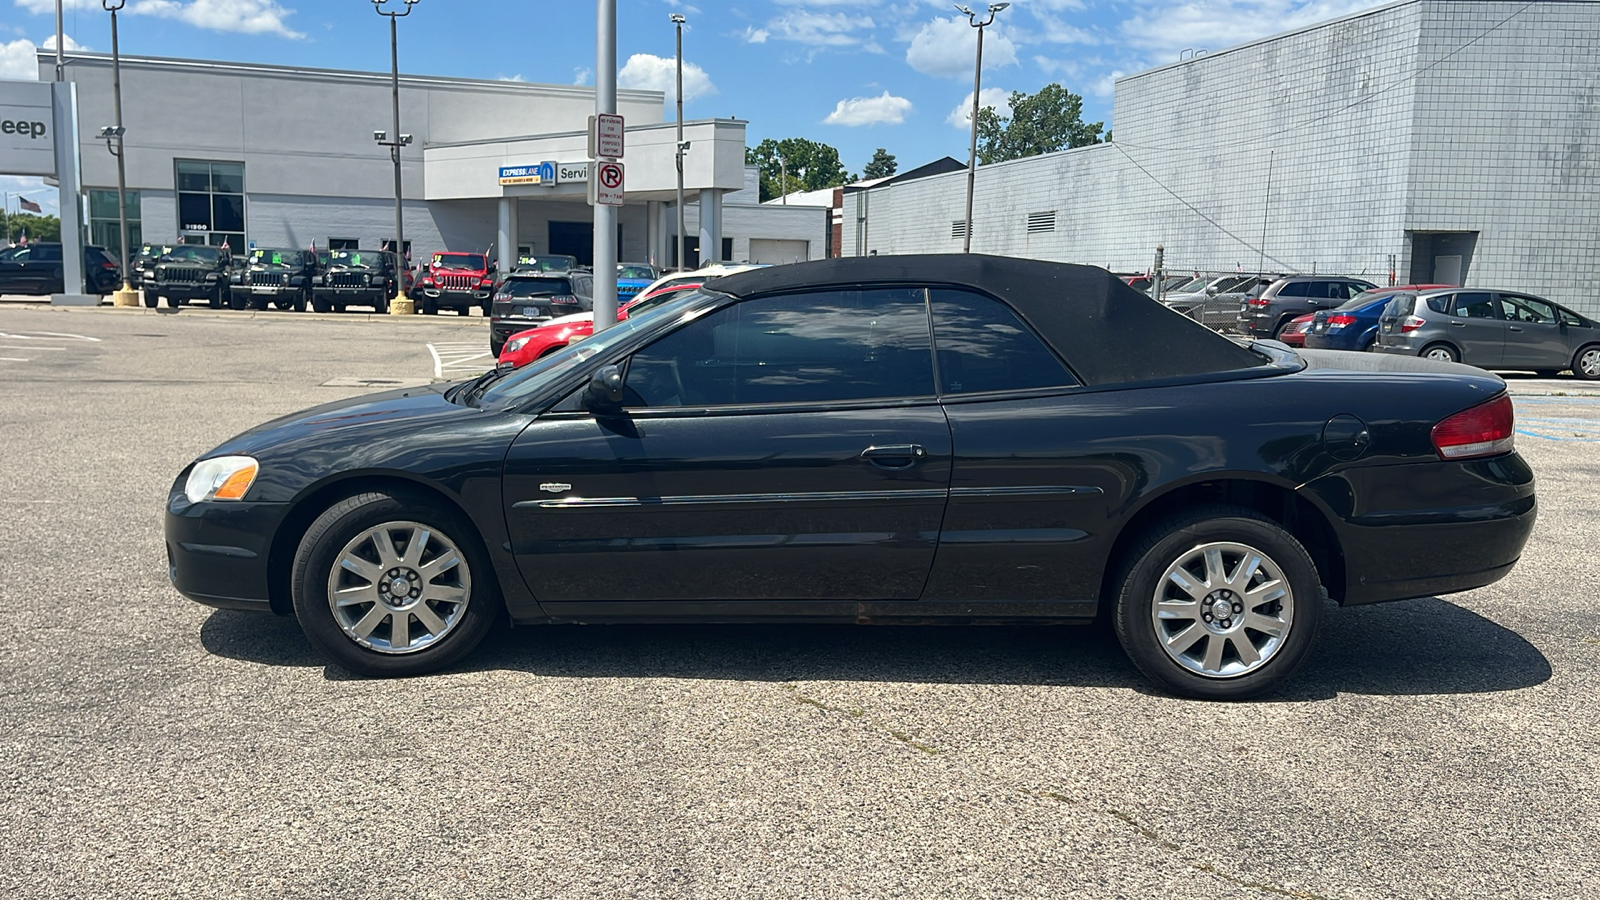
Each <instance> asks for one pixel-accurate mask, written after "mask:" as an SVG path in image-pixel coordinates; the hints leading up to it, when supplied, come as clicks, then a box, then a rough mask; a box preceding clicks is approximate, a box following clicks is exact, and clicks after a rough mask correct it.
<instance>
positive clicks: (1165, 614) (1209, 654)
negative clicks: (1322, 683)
mask: <svg viewBox="0 0 1600 900" xmlns="http://www.w3.org/2000/svg"><path fill="white" fill-rule="evenodd" d="M1126 559H1127V561H1128V562H1127V564H1126V568H1125V570H1124V573H1123V577H1122V580H1121V582H1120V585H1119V586H1120V592H1119V594H1118V595H1117V597H1116V605H1115V608H1114V611H1113V624H1114V626H1115V628H1116V632H1117V638H1118V639H1119V640H1120V641H1121V642H1122V646H1123V649H1125V650H1126V651H1127V653H1128V656H1129V658H1130V659H1132V660H1133V663H1134V665H1136V666H1138V667H1139V669H1140V671H1142V672H1144V673H1145V674H1146V675H1148V676H1149V677H1150V678H1152V679H1153V680H1155V681H1157V682H1159V683H1160V684H1162V685H1163V686H1165V687H1166V688H1168V689H1169V690H1171V691H1173V692H1174V693H1177V694H1183V695H1185V696H1189V697H1198V698H1202V699H1207V700H1243V699H1247V698H1249V697H1254V696H1256V695H1258V694H1261V693H1262V692H1264V691H1267V690H1270V689H1271V688H1273V687H1275V686H1276V685H1277V684H1278V683H1279V682H1281V681H1282V680H1283V679H1284V678H1286V677H1288V676H1289V675H1290V674H1291V673H1292V672H1293V671H1294V670H1295V669H1296V668H1298V667H1299V666H1300V664H1301V663H1302V662H1303V661H1304V660H1305V657H1306V655H1307V653H1308V652H1309V651H1310V649H1311V644H1312V640H1313V638H1314V637H1315V636H1316V631H1317V625H1318V622H1319V621H1320V618H1321V612H1322V599H1323V597H1324V596H1325V594H1324V592H1323V589H1322V584H1321V581H1320V579H1319V578H1318V576H1317V568H1316V564H1315V563H1313V562H1312V561H1311V557H1310V556H1309V555H1308V554H1307V553H1306V550H1305V548H1304V547H1302V546H1301V545H1300V542H1299V541H1297V540H1295V538H1294V536H1293V535H1291V534H1289V532H1287V531H1285V530H1284V529H1283V528H1282V527H1280V526H1279V525H1278V524H1277V523H1275V522H1273V521H1271V520H1269V519H1267V518H1265V517H1264V516H1262V515H1260V514H1259V513H1257V512H1255V511H1253V510H1249V509H1239V508H1231V507H1220V506H1218V507H1202V508H1199V509H1195V510H1191V511H1189V512H1187V513H1184V514H1182V515H1179V516H1176V517H1174V518H1171V519H1168V520H1166V521H1164V522H1162V523H1161V524H1159V525H1157V526H1156V527H1154V528H1152V529H1151V530H1150V531H1149V532H1147V533H1146V534H1145V536H1144V537H1143V538H1141V539H1140V541H1139V543H1138V544H1137V545H1135V547H1134V548H1133V549H1132V551H1131V552H1130V553H1129V555H1128V556H1127V557H1126Z"/></svg>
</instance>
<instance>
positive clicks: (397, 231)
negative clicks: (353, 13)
mask: <svg viewBox="0 0 1600 900" xmlns="http://www.w3.org/2000/svg"><path fill="white" fill-rule="evenodd" d="M388 2H389V0H372V8H373V9H374V10H376V11H377V13H378V15H380V16H388V17H389V64H390V78H391V82H390V84H391V88H392V91H393V100H394V140H392V141H390V140H386V138H387V137H388V136H387V135H386V134H384V133H383V132H381V131H375V132H373V133H372V136H373V137H374V138H376V139H377V141H378V144H379V146H383V147H388V148H389V155H390V157H392V158H393V159H394V256H395V259H396V260H397V261H398V262H399V264H398V265H397V266H396V267H395V268H396V270H397V274H399V276H400V286H399V288H398V289H397V290H398V293H397V294H396V295H395V299H396V300H405V299H406V294H405V290H404V288H405V284H406V273H409V272H410V269H411V262H410V258H409V257H407V256H406V222H405V209H404V207H403V206H402V205H401V200H402V195H401V190H402V188H401V183H400V148H401V147H404V146H406V145H407V144H409V143H411V135H409V134H401V133H400V38H399V32H398V29H397V28H396V26H395V20H396V19H402V18H405V17H406V16H409V15H411V7H413V6H416V5H417V2H418V0H401V2H403V3H404V4H405V6H406V8H405V9H404V10H403V11H401V12H389V11H386V10H385V9H384V8H383V7H384V6H385V5H386V4H388ZM412 311H413V310H412V309H411V308H410V304H409V303H394V304H391V305H390V307H389V312H391V313H394V314H395V315H405V314H406V313H409V312H412Z"/></svg>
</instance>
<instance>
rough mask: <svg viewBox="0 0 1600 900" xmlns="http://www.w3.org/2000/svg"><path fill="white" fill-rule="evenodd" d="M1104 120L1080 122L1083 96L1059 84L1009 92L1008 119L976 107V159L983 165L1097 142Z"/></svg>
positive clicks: (993, 111) (989, 107)
mask: <svg viewBox="0 0 1600 900" xmlns="http://www.w3.org/2000/svg"><path fill="white" fill-rule="evenodd" d="M1104 130H1105V123H1104V122H1088V123H1086V122H1084V121H1083V98H1082V97H1081V96H1079V95H1077V94H1074V93H1070V92H1069V91H1068V90H1067V89H1066V88H1064V87H1062V86H1061V85H1059V84H1047V85H1045V86H1044V87H1042V88H1040V89H1039V93H1037V94H1032V95H1029V94H1024V93H1023V92H1021V91H1012V92H1011V118H1009V119H1002V118H1000V115H999V113H996V112H995V110H994V107H992V106H986V107H984V108H983V109H980V110H978V161H979V162H981V163H984V164H986V165H987V164H988V163H997V162H1005V161H1006V160H1008V159H1022V158H1023V157H1025V156H1038V155H1039V154H1041V153H1053V152H1055V151H1057V150H1066V149H1068V148H1071V147H1087V146H1088V145H1090V144H1098V143H1100V140H1101V138H1100V133H1101V132H1102V131H1104Z"/></svg>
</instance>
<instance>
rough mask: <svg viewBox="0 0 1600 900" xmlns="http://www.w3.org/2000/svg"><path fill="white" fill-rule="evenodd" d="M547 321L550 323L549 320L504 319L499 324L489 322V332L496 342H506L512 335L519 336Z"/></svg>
mask: <svg viewBox="0 0 1600 900" xmlns="http://www.w3.org/2000/svg"><path fill="white" fill-rule="evenodd" d="M548 321H550V320H549V319H506V320H504V321H499V322H490V323H489V332H490V333H491V334H492V335H494V339H495V341H497V342H501V341H507V340H510V339H511V336H512V335H514V334H519V333H521V332H524V331H527V330H528V329H530V328H538V327H539V326H540V325H543V324H544V323H546V322H548Z"/></svg>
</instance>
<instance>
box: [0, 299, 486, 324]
mask: <svg viewBox="0 0 1600 900" xmlns="http://www.w3.org/2000/svg"><path fill="white" fill-rule="evenodd" d="M8 308H17V309H49V310H54V311H63V312H73V313H78V314H86V313H87V314H94V313H109V314H112V315H119V316H130V315H139V316H151V315H155V316H177V315H182V316H190V317H201V318H212V319H270V320H273V321H278V322H300V321H307V322H394V323H397V324H419V325H429V324H431V325H445V324H447V323H448V324H449V325H471V326H474V327H477V326H482V327H487V326H488V324H489V320H488V319H487V318H486V317H484V316H422V315H416V316H391V315H388V314H387V313H377V312H348V313H316V312H292V311H289V310H281V309H239V310H235V309H209V308H206V307H190V306H186V307H182V308H179V309H168V308H166V307H161V308H158V309H150V308H149V307H146V306H138V307H126V306H121V307H119V306H111V305H108V304H102V305H100V306H51V305H50V303H49V302H43V303H27V302H20V301H11V302H7V303H5V304H4V305H0V309H8Z"/></svg>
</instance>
